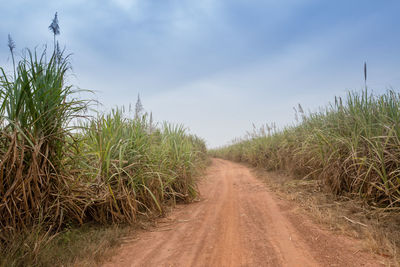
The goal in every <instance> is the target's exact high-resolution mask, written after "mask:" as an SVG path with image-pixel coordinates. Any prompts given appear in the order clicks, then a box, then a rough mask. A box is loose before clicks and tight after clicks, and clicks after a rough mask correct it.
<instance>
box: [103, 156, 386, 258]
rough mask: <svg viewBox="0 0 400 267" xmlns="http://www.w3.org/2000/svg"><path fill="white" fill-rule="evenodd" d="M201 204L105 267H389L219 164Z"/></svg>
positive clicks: (238, 170) (203, 186) (239, 169)
mask: <svg viewBox="0 0 400 267" xmlns="http://www.w3.org/2000/svg"><path fill="white" fill-rule="evenodd" d="M199 187H200V192H201V198H200V201H199V202H195V203H193V204H190V205H179V206H178V207H177V208H176V209H174V210H173V211H172V212H171V214H170V215H169V216H168V217H167V218H164V219H162V220H160V221H159V222H158V226H157V227H155V229H153V230H152V231H144V232H141V233H139V234H138V236H137V237H136V240H134V241H131V242H129V243H126V244H125V245H123V246H122V247H121V248H120V249H119V250H118V253H117V255H115V256H114V257H113V258H112V259H110V261H109V262H107V263H105V265H104V266H382V263H381V262H380V261H379V260H378V259H377V257H376V256H374V255H371V254H368V253H365V252H363V251H362V247H361V244H360V243H359V242H358V241H356V240H352V239H349V238H347V237H343V236H337V235H335V234H333V233H331V232H329V231H326V230H322V229H321V228H320V227H319V226H317V225H315V224H313V223H312V222H311V221H310V220H309V219H308V218H307V217H305V216H304V215H301V214H300V212H299V210H297V209H296V207H295V205H294V204H292V203H288V202H287V201H284V200H280V199H278V198H277V197H276V196H275V195H274V194H273V193H272V192H270V191H269V190H268V188H266V186H265V185H264V184H263V183H262V182H260V181H258V180H257V179H256V178H255V177H254V176H253V175H252V174H251V173H250V171H249V169H248V168H246V167H244V166H242V165H240V164H236V163H232V162H229V161H225V160H220V159H213V162H212V165H211V166H210V167H209V169H208V171H207V175H206V178H205V179H204V180H203V181H202V182H201V183H200V185H199Z"/></svg>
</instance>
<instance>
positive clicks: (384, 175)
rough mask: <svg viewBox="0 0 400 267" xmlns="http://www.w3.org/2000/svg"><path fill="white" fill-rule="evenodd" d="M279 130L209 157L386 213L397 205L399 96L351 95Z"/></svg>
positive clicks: (390, 93)
mask: <svg viewBox="0 0 400 267" xmlns="http://www.w3.org/2000/svg"><path fill="white" fill-rule="evenodd" d="M299 110H300V111H301V112H300V115H301V121H300V123H298V125H296V126H291V127H286V128H285V129H283V130H282V131H272V132H271V131H265V129H261V130H259V131H255V132H254V134H251V135H249V137H247V138H244V139H242V140H239V141H237V142H236V143H234V144H233V145H231V146H227V147H223V148H220V149H217V150H215V151H212V152H211V154H212V155H215V156H219V157H224V158H228V159H231V160H235V161H243V162H248V163H250V164H252V165H254V166H258V167H263V168H266V169H268V170H285V171H287V172H289V173H290V174H292V175H295V176H296V177H299V178H309V179H320V180H321V181H323V182H324V184H325V185H326V186H327V188H329V189H330V190H331V191H332V192H333V193H335V194H339V195H350V196H352V197H357V198H361V199H363V200H365V201H366V202H368V203H369V204H370V205H372V206H374V207H377V208H383V209H385V210H398V209H399V207H400V203H399V201H400V176H399V174H400V138H399V137H400V124H399V122H400V95H399V94H398V93H396V92H395V91H388V92H387V93H385V94H383V95H374V94H368V93H367V92H366V91H364V92H361V93H356V92H350V93H348V95H347V97H346V99H341V98H335V101H334V102H333V103H332V104H330V105H329V106H328V107H326V108H324V109H321V110H320V111H319V112H314V113H310V114H305V113H304V112H302V109H301V108H300V109H299Z"/></svg>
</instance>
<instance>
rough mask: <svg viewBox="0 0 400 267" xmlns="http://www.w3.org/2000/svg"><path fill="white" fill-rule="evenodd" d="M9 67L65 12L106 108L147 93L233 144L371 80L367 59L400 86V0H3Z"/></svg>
mask: <svg viewBox="0 0 400 267" xmlns="http://www.w3.org/2000/svg"><path fill="white" fill-rule="evenodd" d="M0 3H1V4H2V9H3V12H2V13H3V16H2V17H3V19H2V23H1V25H0V66H4V65H9V64H10V56H9V53H8V49H7V35H8V34H11V36H12V37H13V39H14V41H15V43H16V45H17V51H21V50H22V49H23V48H24V47H29V48H34V47H35V46H37V45H39V46H40V45H41V44H43V43H47V44H48V45H49V46H52V40H53V39H52V34H51V33H50V31H49V30H48V26H49V25H50V22H51V20H52V18H53V16H54V13H55V12H58V15H59V23H60V28H61V34H60V36H58V40H59V42H60V45H61V46H62V47H63V46H66V48H67V52H70V53H73V56H72V66H73V70H74V74H75V75H76V78H75V79H74V84H75V85H76V86H78V87H80V88H85V89H90V90H94V91H96V94H95V97H96V98H97V100H99V101H100V102H101V103H103V104H104V109H106V110H107V109H110V108H112V107H114V106H122V105H125V106H128V105H129V104H133V105H134V104H135V102H136V98H137V95H138V93H140V96H141V99H142V103H143V106H144V108H145V110H146V111H148V112H150V111H151V112H153V115H154V118H155V120H157V121H164V120H166V121H169V122H174V123H183V124H184V125H185V126H187V127H188V128H190V130H191V132H192V133H195V134H197V135H198V136H200V137H202V138H204V139H205V140H206V141H207V144H208V146H209V147H216V146H221V145H224V144H227V143H229V142H230V141H231V140H232V139H234V138H236V137H241V136H243V135H244V134H245V133H246V131H249V130H251V129H252V125H253V123H254V124H255V125H257V126H260V125H262V124H265V123H271V122H275V123H276V124H277V126H278V127H282V126H284V125H287V124H290V123H293V122H294V118H295V116H294V111H293V107H295V106H297V105H298V103H300V104H301V105H302V106H303V107H304V109H305V110H316V109H317V108H318V107H319V106H324V105H325V104H327V103H328V102H329V101H332V100H333V98H334V96H335V95H338V96H344V95H345V94H346V91H348V90H362V88H363V85H364V80H363V64H364V61H366V62H367V64H368V86H369V88H371V90H373V91H374V92H376V93H382V92H384V91H386V90H387V89H389V88H391V87H393V88H394V89H397V88H400V71H399V67H398V62H400V53H398V43H399V41H400V29H399V27H397V25H398V22H397V17H398V14H397V13H398V10H400V9H399V8H400V2H398V1H385V2H379V3H378V2H376V1H352V2H351V3H349V1H330V2H326V1H324V2H322V1H316V0H298V1H294V0H288V1H279V2H278V1H272V0H271V1H261V0H260V1H244V0H243V1H242V0H231V1H228V0H222V1H216V0H205V1H196V2H193V1H188V0H181V1H173V0H166V1H162V2H158V1H150V0H147V1H145V0H134V1H128V0H108V1H102V2H101V3H100V2H99V1H83V0H72V1H57V2H55V1H35V2H33V1H18V0H17V1H13V2H6V1H4V0H0Z"/></svg>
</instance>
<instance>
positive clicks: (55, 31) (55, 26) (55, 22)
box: [49, 12, 60, 35]
mask: <svg viewBox="0 0 400 267" xmlns="http://www.w3.org/2000/svg"><path fill="white" fill-rule="evenodd" d="M49 30H50V31H52V32H53V34H54V35H59V34H60V26H59V25H58V15H57V12H56V14H55V15H54V19H53V21H52V22H51V24H50V26H49Z"/></svg>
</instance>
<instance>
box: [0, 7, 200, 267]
mask: <svg viewBox="0 0 400 267" xmlns="http://www.w3.org/2000/svg"><path fill="white" fill-rule="evenodd" d="M49 29H50V30H51V31H52V33H53V35H54V49H53V51H51V52H49V50H48V49H44V50H42V51H39V50H36V49H35V50H29V49H25V50H23V51H22V54H21V55H20V56H18V55H17V54H16V51H15V43H14V42H13V40H12V39H11V36H9V44H8V45H9V49H10V53H11V57H12V61H13V69H12V70H7V69H4V68H0V246H1V249H0V266H27V265H37V266H54V265H60V264H67V263H68V262H69V263H73V262H74V260H75V257H79V255H80V254H82V253H83V252H85V253H86V254H93V255H97V254H99V250H101V249H102V247H101V246H99V245H98V246H97V247H93V249H94V250H95V251H94V252H96V253H97V254H96V253H94V252H93V251H92V253H91V252H90V251H89V250H87V249H86V250H85V249H77V247H79V246H82V242H83V241H84V242H88V240H92V241H91V242H96V243H97V244H100V243H101V240H103V241H104V240H105V239H104V238H106V239H107V242H108V243H110V244H111V243H113V241H112V240H113V238H114V237H115V238H117V237H119V236H120V235H121V233H122V232H123V231H122V232H121V231H115V230H109V231H108V230H107V229H114V228H115V227H114V226H112V225H134V224H136V223H137V222H138V220H139V218H152V217H154V216H159V215H163V214H164V213H165V211H166V207H167V206H170V205H173V204H175V203H176V202H177V201H182V202H189V201H191V200H192V199H194V198H195V197H196V194H197V190H196V176H197V174H198V172H199V171H200V170H201V167H202V166H203V165H204V164H205V162H206V147H205V143H204V141H203V140H202V139H200V138H198V137H196V136H194V135H190V134H188V132H187V130H186V129H185V128H184V127H183V126H181V125H172V124H169V123H163V124H158V123H154V122H153V119H152V115H151V114H150V115H149V114H147V113H145V112H144V110H143V107H142V104H141V102H140V99H139V98H138V101H137V104H136V107H135V110H134V111H135V112H134V114H133V112H132V111H131V110H125V109H124V108H115V109H113V110H111V111H110V112H106V113H102V112H96V114H95V115H91V116H89V115H88V110H89V109H90V108H91V107H92V106H91V101H88V100H84V99H80V98H79V92H80V90H79V89H76V88H75V87H74V86H72V85H71V84H69V83H68V77H69V75H71V65H70V61H69V56H68V55H65V54H64V52H63V51H61V50H60V48H59V45H58V42H57V41H56V35H58V34H59V33H60V29H59V26H58V18H57V14H56V16H55V18H54V20H53V22H52V24H51V25H50V27H49ZM92 113H93V112H92ZM88 225H92V227H89V228H88ZM99 226H104V227H103V228H100V229H103V230H99V231H95V230H94V229H96V227H99ZM88 229H89V230H88ZM101 232H104V235H101ZM85 233H86V234H85ZM87 233H90V234H87ZM99 233H100V234H99ZM99 236H103V237H104V238H103V239H102V238H101V237H99ZM74 240H78V241H77V243H79V242H81V243H80V245H79V246H77V247H76V246H75V244H74ZM79 240H80V241H79ZM82 240H83V241H82ZM108 243H107V244H108ZM59 246H61V249H58V248H59ZM74 246H75V247H74ZM82 247H83V246H82ZM85 247H90V246H89V245H88V243H87V244H86V246H85ZM57 251H58V252H60V253H56V252H57ZM62 251H63V252H62ZM74 251H75V252H76V253H75V252H74ZM66 255H67V256H68V260H66V258H67V257H66ZM82 256H85V255H82ZM63 259H64V260H63Z"/></svg>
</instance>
